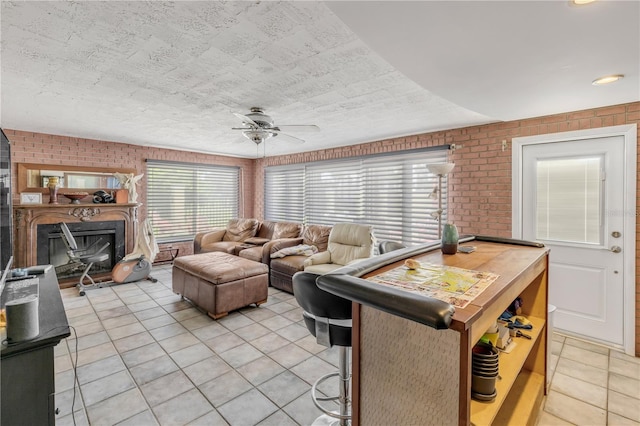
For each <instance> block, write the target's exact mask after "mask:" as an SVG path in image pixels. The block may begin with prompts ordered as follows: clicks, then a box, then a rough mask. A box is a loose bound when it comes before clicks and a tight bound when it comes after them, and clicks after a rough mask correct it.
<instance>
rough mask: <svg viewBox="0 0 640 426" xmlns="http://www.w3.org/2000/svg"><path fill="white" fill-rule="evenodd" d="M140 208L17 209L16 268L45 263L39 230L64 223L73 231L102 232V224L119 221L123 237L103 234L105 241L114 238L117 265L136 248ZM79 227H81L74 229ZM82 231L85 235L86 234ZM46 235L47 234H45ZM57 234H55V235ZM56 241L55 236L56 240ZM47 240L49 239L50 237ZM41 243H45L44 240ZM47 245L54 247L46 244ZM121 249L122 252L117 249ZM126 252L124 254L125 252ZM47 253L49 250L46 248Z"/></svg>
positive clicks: (68, 206)
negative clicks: (117, 239) (82, 229)
mask: <svg viewBox="0 0 640 426" xmlns="http://www.w3.org/2000/svg"><path fill="white" fill-rule="evenodd" d="M137 215H138V204H62V205H60V204H58V205H56V204H35V205H32V204H30V205H16V206H14V215H13V217H14V236H15V251H14V258H15V266H16V267H28V266H32V265H38V264H40V262H44V261H48V262H50V261H51V260H50V259H49V260H45V258H44V257H43V255H42V254H41V255H40V256H38V244H39V241H38V228H41V229H42V230H45V229H46V227H42V226H41V225H55V224H57V223H60V222H65V223H67V224H70V225H71V228H72V231H73V229H74V228H77V229H81V228H86V229H85V231H86V230H87V229H89V230H91V229H92V228H93V229H97V230H98V231H99V232H101V231H100V228H101V227H102V226H103V225H102V224H101V223H102V222H111V221H119V222H121V223H122V225H121V226H122V228H123V230H124V233H123V235H122V233H121V236H119V237H118V238H119V239H121V238H123V239H124V240H123V241H116V240H115V238H116V233H117V231H114V232H115V233H113V237H112V236H110V235H111V234H112V232H111V231H108V232H106V231H104V230H103V232H102V233H103V234H105V236H106V238H114V241H113V245H114V247H113V248H114V250H115V251H114V252H113V253H112V256H113V259H114V261H115V262H117V261H118V260H119V259H120V258H121V256H124V255H125V254H127V253H131V252H132V251H133V248H134V246H135V237H136V232H137V222H138V217H137ZM74 224H78V225H74ZM82 224H98V225H97V226H89V227H83V226H81V225H82ZM85 231H82V232H85ZM42 232H44V231H42ZM53 232H54V233H55V230H54V231H53ZM54 237H55V236H54ZM47 239H48V237H47ZM40 243H45V242H44V240H42V239H41V241H40ZM45 244H47V245H49V244H51V243H50V242H49V241H47V242H46V243H45ZM118 247H120V249H118ZM122 249H124V252H123V251H122ZM40 251H41V253H42V249H41V250H40ZM47 251H48V248H47Z"/></svg>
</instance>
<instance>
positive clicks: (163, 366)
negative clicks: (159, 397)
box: [129, 355, 179, 385]
mask: <svg viewBox="0 0 640 426" xmlns="http://www.w3.org/2000/svg"><path fill="white" fill-rule="evenodd" d="M178 369H179V368H178V366H177V365H176V363H175V362H173V360H172V359H171V358H170V357H169V355H163V356H160V357H158V358H154V359H152V360H150V361H147V362H145V363H142V364H138V365H136V366H135V367H132V368H131V369H130V370H129V372H130V373H131V375H132V376H133V379H134V380H135V381H136V383H137V384H138V385H144V384H145V383H149V382H151V381H153V380H155V379H157V378H159V377H162V376H166V375H167V374H169V373H173V372H174V371H178Z"/></svg>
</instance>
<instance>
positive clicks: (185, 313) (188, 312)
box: [171, 308, 204, 321]
mask: <svg viewBox="0 0 640 426" xmlns="http://www.w3.org/2000/svg"><path fill="white" fill-rule="evenodd" d="M171 316H172V317H174V318H175V319H176V321H184V320H187V319H189V318H193V317H198V316H204V314H203V313H202V312H200V311H199V310H197V309H196V308H189V309H183V310H181V311H178V312H174V313H172V314H171Z"/></svg>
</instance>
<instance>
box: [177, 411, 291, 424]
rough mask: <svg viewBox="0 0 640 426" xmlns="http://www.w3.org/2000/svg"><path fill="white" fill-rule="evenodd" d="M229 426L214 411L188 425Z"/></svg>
mask: <svg viewBox="0 0 640 426" xmlns="http://www.w3.org/2000/svg"><path fill="white" fill-rule="evenodd" d="M228 424H229V423H227V422H226V421H225V420H224V418H223V417H222V416H221V415H220V414H218V412H217V411H215V410H212V411H209V412H208V413H207V414H205V415H204V416H202V417H198V418H197V419H195V420H194V421H192V422H191V423H188V424H187V426H227V425H228ZM282 426H284V425H282Z"/></svg>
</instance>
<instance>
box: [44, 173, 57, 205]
mask: <svg viewBox="0 0 640 426" xmlns="http://www.w3.org/2000/svg"><path fill="white" fill-rule="evenodd" d="M58 184H59V181H58V177H57V176H51V177H49V183H48V184H47V186H48V187H49V204H58Z"/></svg>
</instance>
